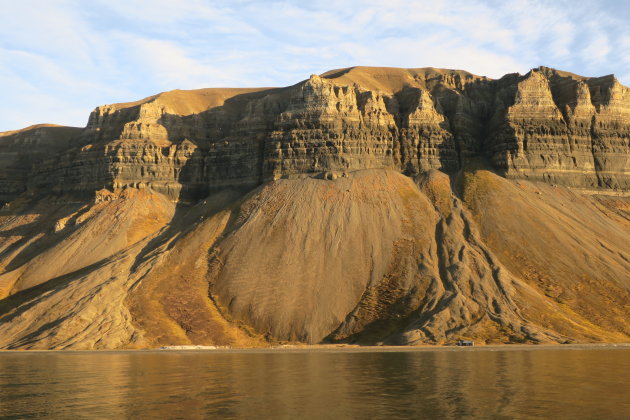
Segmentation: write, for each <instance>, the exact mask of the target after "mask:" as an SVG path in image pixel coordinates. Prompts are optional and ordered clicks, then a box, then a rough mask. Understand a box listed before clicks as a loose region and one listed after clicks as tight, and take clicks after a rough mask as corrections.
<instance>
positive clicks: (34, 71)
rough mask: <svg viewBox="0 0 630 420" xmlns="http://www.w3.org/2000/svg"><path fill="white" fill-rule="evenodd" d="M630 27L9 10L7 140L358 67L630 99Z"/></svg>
mask: <svg viewBox="0 0 630 420" xmlns="http://www.w3.org/2000/svg"><path fill="white" fill-rule="evenodd" d="M628 22H630V2H626V1H621V0H619V1H617V0H609V1H603V0H602V1H597V0H583V1H581V0H572V1H566V0H553V1H544V0H539V1H538V0H496V1H495V0H466V1H464V0H419V1H413V0H372V1H371V0H365V1H352V0H335V1H328V0H327V1H323V0H322V1H320V0H309V1H297V0H295V1H272V0H270V1H247V0H231V1H220V0H217V1H209V0H19V1H17V0H0V92H1V93H0V94H1V95H2V101H0V131H6V130H13V129H18V128H22V127H26V126H29V125H32V124H37V123H55V124H63V125H72V126H78V127H83V126H85V124H86V123H87V119H88V116H89V113H90V111H92V109H94V108H95V107H96V106H98V105H103V104H109V103H116V102H126V101H131V100H137V99H141V98H144V97H147V96H150V95H153V94H155V93H158V92H162V91H166V90H172V89H197V88H204V87H248V86H287V85H291V84H294V83H297V82H299V81H300V80H304V79H306V78H308V77H309V75H311V74H314V73H316V74H320V73H323V72H325V71H327V70H331V69H336V68H343V67H350V66H357V65H363V66H391V67H443V68H455V69H463V70H468V71H470V72H472V73H475V74H479V75H485V76H489V77H493V78H498V77H501V76H502V75H504V74H506V73H514V72H519V73H522V74H524V73H526V72H527V71H528V70H529V69H531V68H533V67H538V66H539V65H545V66H549V67H554V68H558V69H562V70H566V71H571V72H574V73H578V74H581V75H584V76H602V75H606V74H610V73H614V74H615V75H616V76H617V77H618V78H619V80H620V81H621V82H622V83H623V84H625V85H630V25H629V24H628Z"/></svg>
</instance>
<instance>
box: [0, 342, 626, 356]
mask: <svg viewBox="0 0 630 420" xmlns="http://www.w3.org/2000/svg"><path fill="white" fill-rule="evenodd" d="M539 350H630V343H589V344H495V345H479V346H472V347H458V346H428V345H427V346H358V345H334V344H333V345H325V344H314V345H283V346H277V347H249V348H237V347H230V348H228V347H217V348H195V346H190V348H182V346H178V347H177V348H164V349H161V348H150V349H103V350H72V349H69V350H39V349H37V350H2V349H0V354H53V353H55V354H97V353H98V354H118V353H122V354H146V353H151V354H154V353H155V354H193V353H194V354H238V353H241V354H248V353H250V354H274V353H283V354H288V353H416V352H484V351H539Z"/></svg>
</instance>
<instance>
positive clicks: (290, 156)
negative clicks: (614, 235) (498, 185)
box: [0, 67, 630, 201]
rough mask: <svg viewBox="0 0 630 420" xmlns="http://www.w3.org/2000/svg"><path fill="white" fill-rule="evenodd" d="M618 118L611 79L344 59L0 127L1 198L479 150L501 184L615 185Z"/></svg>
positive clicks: (446, 163)
mask: <svg viewBox="0 0 630 420" xmlns="http://www.w3.org/2000/svg"><path fill="white" fill-rule="evenodd" d="M629 121H630V90H628V88H626V87H624V86H622V85H621V84H620V83H619V82H618V81H617V80H616V79H615V78H614V77H613V76H605V77H600V78H585V77H581V76H577V75H573V74H570V73H565V72H561V71H556V70H553V69H549V68H544V67H541V68H538V69H534V70H532V71H530V72H529V73H527V74H526V75H524V76H519V75H516V74H511V75H507V76H505V77H503V78H501V79H499V80H490V79H487V78H484V77H478V76H474V75H471V74H469V73H466V72H462V71H453V70H436V69H415V70H414V69H410V70H405V69H387V68H362V67H357V68H349V69H343V70H337V71H332V72H329V73H325V74H324V75H322V76H312V77H311V78H310V79H308V80H306V81H304V82H301V83H298V84H297V85H295V86H291V87H287V88H282V89H202V90H197V91H173V92H167V93H164V94H160V95H156V96H154V97H150V98H147V99H144V100H142V101H138V102H132V103H126V104H115V105H106V106H101V107H98V108H97V109H96V110H94V112H93V113H92V114H91V115H90V118H89V121H88V124H87V127H86V128H85V129H83V130H82V131H78V129H74V130H70V129H67V130H70V131H66V132H65V133H66V134H65V136H64V138H63V139H62V140H59V141H56V140H45V141H39V142H35V143H33V144H34V147H32V148H29V150H28V152H25V151H24V148H23V147H22V152H18V151H13V149H12V147H14V146H12V145H13V144H15V145H22V144H23V140H19V139H24V138H25V136H27V135H30V136H39V137H38V138H40V139H42V138H48V137H50V138H51V139H53V138H54V139H57V138H58V137H59V133H57V132H60V130H62V129H61V128H57V129H55V130H56V131H57V132H55V133H54V134H53V133H52V131H53V129H52V128H48V129H45V128H38V129H33V130H26V131H24V132H22V133H19V134H9V135H4V136H3V137H4V138H3V141H2V142H0V143H1V146H2V147H3V150H2V151H0V158H1V159H2V160H3V162H5V165H4V167H5V168H6V169H5V174H4V176H3V178H2V179H0V190H1V191H3V196H4V198H3V199H4V200H5V201H8V200H10V199H11V198H14V197H16V196H17V195H19V194H20V193H22V192H24V191H26V190H30V191H56V192H59V193H70V192H71V193H87V194H91V192H92V191H94V190H96V189H100V188H117V187H122V186H133V187H141V188H142V187H150V188H152V189H154V190H156V191H158V192H161V193H164V194H166V195H168V196H169V197H170V198H171V199H173V200H179V199H180V198H181V199H184V200H189V199H196V198H199V197H203V196H204V195H207V194H208V193H209V192H212V191H217V190H220V189H222V188H226V187H243V188H251V187H253V186H256V185H259V184H261V183H262V182H265V181H267V180H270V179H277V178H281V177H287V176H296V175H300V174H318V173H321V174H325V173H335V172H340V173H342V172H344V171H351V170H356V169H369V168H391V169H397V170H400V171H402V172H404V173H407V174H417V173H420V172H422V171H426V170H429V169H439V170H442V171H445V172H451V173H452V172H454V171H457V170H459V169H461V168H462V166H463V165H465V164H466V163H467V162H468V161H470V160H471V159H476V158H478V157H484V158H487V159H488V160H489V161H490V162H491V163H492V166H493V167H494V168H495V169H496V170H498V171H500V172H501V173H502V174H503V175H504V176H506V177H508V178H518V179H530V180H540V181H545V182H549V183H552V184H557V185H564V186H569V187H576V188H581V189H587V190H613V191H624V190H627V189H628V187H629V183H630V178H629V177H630V175H629V173H628V172H629V171H628V167H629V166H630V163H629V159H630V158H629V156H630V153H629V150H630V149H629V148H630V145H629V142H630V122H629ZM48 132H50V135H49V134H47V133H48ZM28 133H30V134H28ZM47 136H48V137H47ZM54 136H56V137H54ZM29 141H30V140H29ZM31 143H32V141H31ZM16 147H18V149H19V148H20V147H21V146H16ZM16 150H17V149H16ZM18 154H19V156H18Z"/></svg>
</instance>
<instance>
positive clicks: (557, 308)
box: [0, 67, 630, 348]
mask: <svg viewBox="0 0 630 420" xmlns="http://www.w3.org/2000/svg"><path fill="white" fill-rule="evenodd" d="M629 139H630V90H628V88H626V87H624V86H622V85H620V84H619V82H618V81H617V80H616V79H615V78H614V77H613V76H605V77H601V78H585V77H581V76H577V75H573V74H570V73H565V72H561V71H557V70H553V69H549V68H544V67H541V68H538V69H534V70H532V71H530V72H529V73H528V74H526V75H524V76H521V75H518V74H511V75H506V76H504V77H503V78H501V79H499V80H491V79H488V78H485V77H479V76H474V75H472V74H469V73H466V72H463V71H454V70H440V69H431V68H428V69H395V68H365V67H355V68H349V69H341V70H333V71H331V72H328V73H325V74H323V75H321V76H315V75H314V76H311V77H310V78H309V79H308V80H306V81H303V82H300V83H298V84H296V85H294V86H290V87H286V88H279V89H278V88H273V89H272V88H264V89H201V90H196V91H172V92H166V93H162V94H159V95H156V96H153V97H149V98H146V99H144V100H141V101H137V102H133V103H126V104H114V105H106V106H101V107H98V108H96V109H95V110H94V111H93V112H92V114H91V115H90V118H89V121H88V125H87V126H86V128H84V129H79V128H69V127H56V126H35V127H29V128H27V129H24V130H20V131H17V132H7V133H2V134H0V199H1V200H2V201H4V202H6V203H7V204H6V205H5V206H4V208H3V209H2V210H1V211H0V348H120V347H154V346H159V345H176V344H207V345H211V344H214V345H217V344H218V345H232V346H259V345H268V344H269V343H270V342H277V341H299V342H306V343H318V342H358V343H364V344H374V343H377V342H385V343H390V344H409V345H413V344H421V343H451V342H454V341H455V340H458V339H461V338H466V339H474V340H477V341H478V342H486V343H506V342H530V343H537V342H571V341H577V342H597V341H614V342H619V341H628V339H630V321H628V320H629V319H630V312H629V310H630V255H629V254H628V250H629V249H630V214H629V210H630V201H629V200H630V199H629V198H628V197H627V196H628V191H630V185H629V183H630V178H629V175H628V174H629V171H630V169H629V168H630V162H629V159H630V144H629V141H630V140H629ZM587 193H588V194H587Z"/></svg>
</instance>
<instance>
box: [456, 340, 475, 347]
mask: <svg viewBox="0 0 630 420" xmlns="http://www.w3.org/2000/svg"><path fill="white" fill-rule="evenodd" d="M455 345H457V346H460V347H472V346H474V345H475V342H474V341H472V340H458V341H457V343H455Z"/></svg>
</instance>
